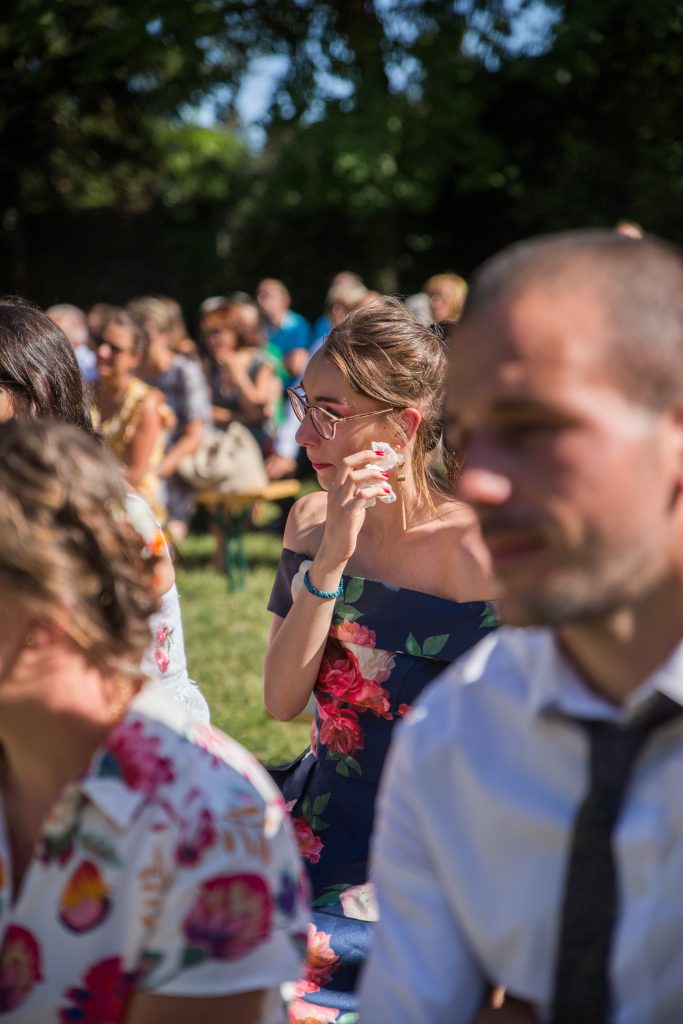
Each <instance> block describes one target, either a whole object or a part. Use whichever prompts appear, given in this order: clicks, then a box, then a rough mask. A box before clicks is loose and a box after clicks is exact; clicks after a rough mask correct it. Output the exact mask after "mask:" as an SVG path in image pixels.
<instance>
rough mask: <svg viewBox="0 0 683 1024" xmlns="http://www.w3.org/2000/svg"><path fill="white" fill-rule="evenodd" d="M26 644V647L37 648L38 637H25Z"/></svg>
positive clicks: (31, 634) (32, 635) (30, 635)
mask: <svg viewBox="0 0 683 1024" xmlns="http://www.w3.org/2000/svg"><path fill="white" fill-rule="evenodd" d="M24 644H25V645H26V647H35V646H36V636H35V633H27V634H26V636H25V637H24Z"/></svg>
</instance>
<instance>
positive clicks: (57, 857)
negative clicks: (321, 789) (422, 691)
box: [0, 421, 306, 1024]
mask: <svg viewBox="0 0 683 1024" xmlns="http://www.w3.org/2000/svg"><path fill="white" fill-rule="evenodd" d="M0 494H1V495H2V501H0V600H1V601H2V607H3V617H2V624H1V625H0V678H1V682H2V685H0V813H1V814H2V820H3V829H2V830H1V831H0V866H1V868H2V874H1V878H2V894H3V899H2V903H1V904H0V921H1V924H2V927H1V929H0V935H1V936H2V938H1V940H0V941H1V947H0V1013H2V1014H4V1015H6V1016H7V1017H8V1019H14V1020H16V1021H31V1022H34V1024H52V1022H54V1021H56V1020H60V1021H70V1020H74V1021H76V1020H83V1021H86V1020H87V1021H95V1020H98V1021H105V1020H106V1021H107V1022H108V1024H116V1022H124V1021H125V1022H126V1024H154V1022H161V1021H164V1022H165V1024H185V1022H186V1021H188V1020H189V1019H195V1018H197V1019H199V1020H201V1021H202V1022H203V1024H225V1022H226V1021H239V1022H240V1024H261V1022H265V1021H271V1020H273V1019H277V1018H274V1016H273V1015H274V1014H275V1013H276V1012H277V1007H278V1004H279V991H278V990H279V987H280V985H281V984H282V983H283V982H285V981H287V980H290V979H293V978H295V977H296V976H297V974H298V971H299V959H300V954H301V951H302V946H303V943H302V939H303V932H304V929H305V921H306V911H305V905H304V902H303V898H302V897H303V894H304V893H305V885H304V884H302V879H301V867H300V863H299V861H298V856H297V853H296V848H295V845H294V840H293V836H292V832H291V827H290V824H289V822H288V820H287V819H286V814H285V810H284V807H283V805H282V801H281V799H279V797H278V796H277V794H276V791H275V790H274V788H273V786H272V785H271V783H270V782H269V780H268V778H267V776H266V775H265V773H264V772H263V770H262V769H261V768H260V767H259V765H258V764H257V763H256V762H255V761H254V760H253V759H252V758H251V757H250V756H249V755H248V754H247V753H246V751H244V750H243V749H242V748H241V747H239V746H238V745H237V744H236V743H234V742H233V741H232V740H229V739H228V738H227V737H226V736H223V735H222V734H220V733H217V732H215V731H214V730H211V729H210V728H207V727H205V726H202V725H198V724H197V723H196V722H194V721H193V720H192V719H191V718H190V717H189V716H188V715H187V714H186V713H185V712H184V711H183V709H182V708H180V707H178V706H176V705H173V704H170V703H168V702H167V701H165V700H164V699H163V694H161V693H160V692H159V689H158V683H156V682H146V681H145V679H144V678H143V677H142V676H141V674H140V671H139V667H138V666H139V664H140V659H141V656H142V653H143V651H144V648H145V645H146V644H147V640H148V629H149V627H148V618H149V616H150V614H152V613H153V612H154V610H155V607H156V604H157V601H156V596H155V588H154V582H153V575H154V562H155V559H154V557H153V556H147V557H145V555H144V554H143V553H141V550H140V543H139V537H138V535H137V533H136V532H135V531H134V530H133V528H132V527H131V526H130V524H129V523H128V521H127V518H126V515H125V512H124V500H125V493H124V490H123V487H122V483H121V479H120V474H119V472H118V469H117V466H116V463H115V462H114V460H113V459H112V458H111V457H110V456H108V455H107V454H106V453H104V452H103V450H102V448H101V446H100V445H98V444H97V443H96V442H95V440H94V439H92V438H90V437H88V436H87V435H85V434H84V433H83V432H81V431H78V430H76V429H75V428H73V427H68V426H65V425H62V424H53V423H49V422H46V421H32V422H19V421H14V422H12V423H6V424H4V425H3V426H1V427H0Z"/></svg>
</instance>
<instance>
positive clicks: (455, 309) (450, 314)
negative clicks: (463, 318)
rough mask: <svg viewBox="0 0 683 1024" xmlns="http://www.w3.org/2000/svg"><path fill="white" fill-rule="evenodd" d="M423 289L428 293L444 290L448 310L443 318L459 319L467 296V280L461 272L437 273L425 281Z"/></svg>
mask: <svg viewBox="0 0 683 1024" xmlns="http://www.w3.org/2000/svg"><path fill="white" fill-rule="evenodd" d="M423 290H424V291H425V292H426V293H427V295H431V294H432V292H436V291H439V292H442V293H443V297H444V300H445V301H446V302H448V310H447V312H446V315H445V316H443V317H442V320H459V319H460V314H461V313H462V308H463V306H464V305H465V299H466V298H467V281H465V279H464V278H462V277H460V275H459V274H435V275H434V276H433V277H430V278H429V280H428V281H425V283H424V286H423Z"/></svg>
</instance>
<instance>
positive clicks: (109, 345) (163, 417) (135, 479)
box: [95, 308, 175, 522]
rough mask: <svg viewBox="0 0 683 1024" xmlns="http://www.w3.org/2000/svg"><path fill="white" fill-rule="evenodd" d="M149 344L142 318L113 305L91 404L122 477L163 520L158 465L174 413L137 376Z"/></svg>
mask: <svg viewBox="0 0 683 1024" xmlns="http://www.w3.org/2000/svg"><path fill="white" fill-rule="evenodd" d="M148 344H149V339H148V337H147V334H146V332H145V331H144V329H143V327H142V324H141V323H140V321H139V320H138V319H137V318H136V317H134V316H132V315H131V314H130V313H128V312H126V310H125V309H116V308H113V309H112V311H111V312H110V313H109V314H108V315H107V316H106V318H105V320H104V323H103V325H102V328H101V335H100V339H99V341H98V344H97V372H98V380H97V383H96V385H95V404H96V412H97V420H98V426H99V429H100V431H101V433H102V434H103V436H104V437H105V438H106V439H107V441H108V442H109V445H110V447H111V449H112V451H113V452H114V454H115V455H116V457H117V458H118V460H119V462H120V463H121V466H122V468H123V474H124V476H125V478H126V480H127V481H128V482H129V483H130V484H132V485H133V487H134V488H135V489H136V490H137V491H139V493H140V494H141V495H142V497H143V498H144V499H145V501H146V502H147V503H148V505H149V506H150V507H151V509H152V511H153V512H154V515H155V517H156V518H157V519H158V520H159V521H160V522H165V521H166V507H165V503H164V489H163V487H162V484H161V478H160V468H161V463H162V460H163V457H164V450H165V447H166V438H167V437H168V433H169V431H170V430H171V428H172V427H173V424H174V422H175V417H174V415H173V413H172V411H171V410H170V409H169V407H168V405H167V404H166V402H165V400H164V396H163V394H162V392H161V391H159V390H157V389H156V388H152V387H150V385H149V384H145V382H144V381H142V380H140V378H139V377H137V376H136V372H137V369H138V367H139V365H140V361H141V360H142V359H143V358H144V354H145V352H146V349H147V345H148Z"/></svg>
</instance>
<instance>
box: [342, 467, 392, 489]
mask: <svg viewBox="0 0 683 1024" xmlns="http://www.w3.org/2000/svg"><path fill="white" fill-rule="evenodd" d="M388 478H389V474H388V472H387V471H386V470H382V469H374V468H370V467H368V468H367V469H354V470H352V471H351V472H350V473H347V474H346V476H345V477H344V480H343V483H342V486H343V487H349V486H351V487H353V486H354V485H355V486H356V487H362V486H363V485H364V484H366V483H368V482H370V483H372V482H377V483H379V482H381V481H382V480H388Z"/></svg>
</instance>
